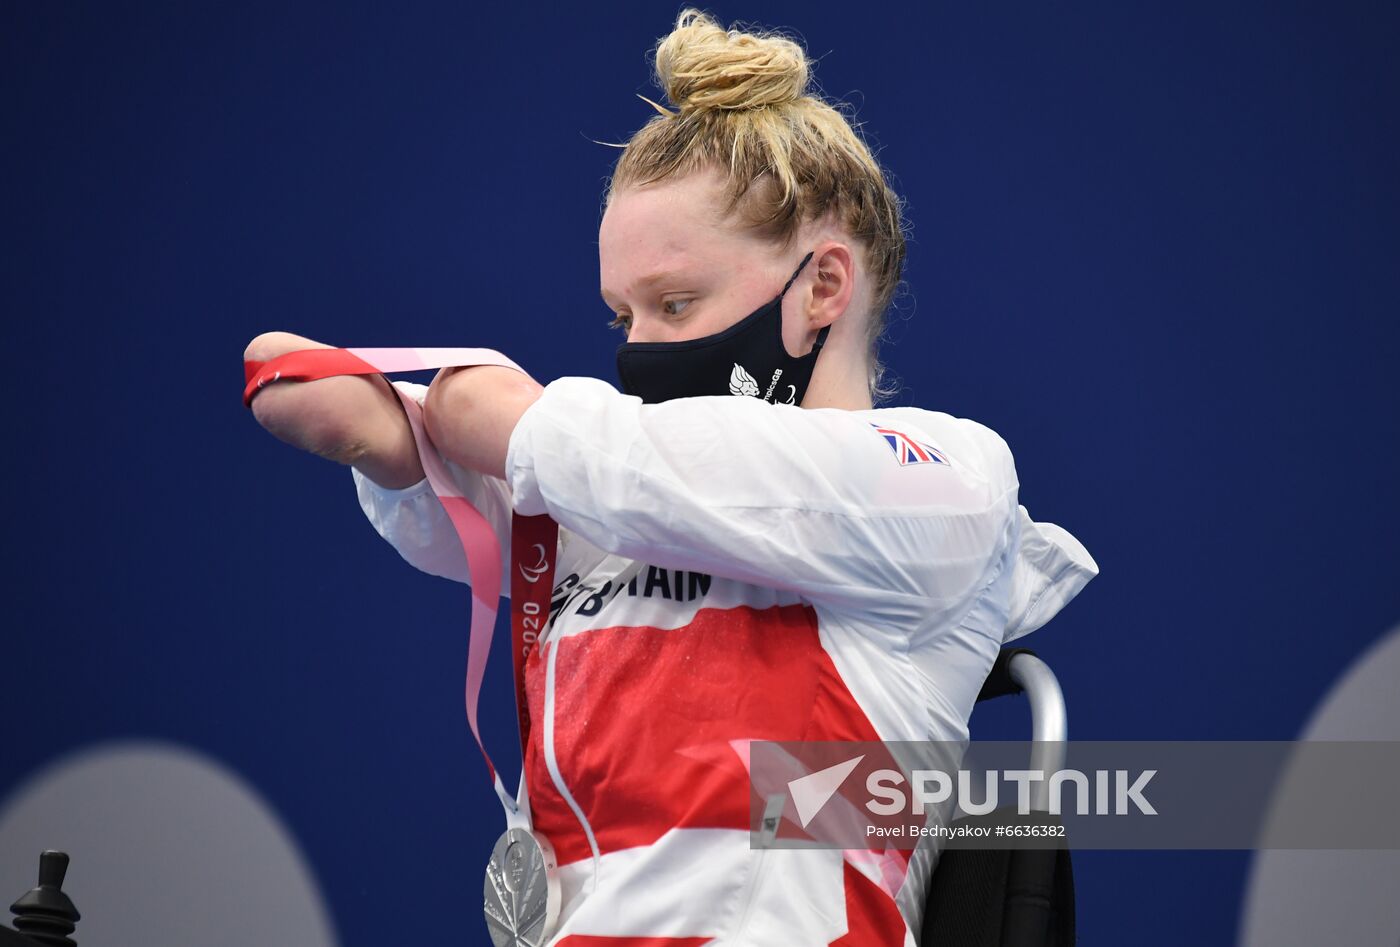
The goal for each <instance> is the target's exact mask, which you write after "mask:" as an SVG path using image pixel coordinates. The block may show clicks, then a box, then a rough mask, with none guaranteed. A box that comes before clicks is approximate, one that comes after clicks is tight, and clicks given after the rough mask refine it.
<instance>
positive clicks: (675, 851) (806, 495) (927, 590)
mask: <svg viewBox="0 0 1400 947" xmlns="http://www.w3.org/2000/svg"><path fill="white" fill-rule="evenodd" d="M394 384H395V385H396V386H398V387H399V388H400V390H402V391H404V392H406V393H409V394H411V395H412V396H413V397H414V398H415V399H416V400H417V401H419V402H420V403H421V402H422V400H423V398H424V397H425V395H426V392H427V388H426V387H425V386H423V385H415V384H412V383H410V382H403V381H400V382H395V383H394ZM448 469H449V470H450V471H451V472H452V474H453V476H454V477H455V478H456V479H457V481H458V483H459V485H460V486H461V488H462V490H463V492H464V494H465V495H466V496H467V498H468V499H469V500H471V501H472V503H473V504H474V505H475V506H476V507H477V508H478V509H479V510H481V511H482V513H483V514H485V516H486V517H487V518H488V519H489V520H490V521H491V522H492V524H493V526H494V527H495V529H496V533H497V535H498V536H500V537H502V540H503V542H508V541H509V537H510V528H509V526H510V515H511V511H512V509H514V510H515V511H516V512H518V513H521V514H526V515H531V514H539V513H548V514H549V515H550V516H552V517H553V518H554V519H555V520H556V521H557V522H558V523H559V526H560V552H559V559H558V566H557V571H556V575H555V580H556V583H557V585H556V589H555V595H554V608H553V612H552V623H551V626H550V629H549V632H548V634H547V636H546V638H545V640H544V645H543V646H542V647H540V648H536V649H535V650H534V652H533V653H532V656H531V659H530V661H529V662H528V663H527V666H526V689H527V695H528V703H529V712H530V714H531V719H532V721H533V726H532V727H531V729H530V734H531V737H530V744H529V746H528V747H527V748H526V751H525V773H526V778H527V780H528V784H529V788H530V805H531V811H532V813H533V817H534V825H535V827H536V828H537V829H539V830H540V831H541V832H543V833H544V834H545V835H546V836H548V838H549V839H550V841H551V842H552V843H553V845H554V847H555V850H556V852H557V854H558V857H559V862H560V879H561V885H562V889H563V904H562V908H561V912H560V926H559V929H558V933H557V934H556V936H555V937H554V939H553V940H552V941H551V944H553V945H558V947H628V945H632V947H640V945H645V947H663V945H665V947H701V945H716V947H719V945H724V947H737V945H770V944H771V945H784V947H786V945H828V944H838V945H860V947H866V945H887V944H888V945H894V947H909V945H914V944H916V943H917V938H918V931H919V925H920V923H921V916H922V911H923V902H924V898H925V893H926V890H927V883H928V876H929V873H930V871H931V870H932V867H933V862H934V860H935V858H936V853H935V852H933V850H932V849H920V850H917V851H915V852H914V853H912V857H910V853H896V854H893V855H890V856H882V858H883V859H884V860H883V861H882V860H881V859H880V858H877V859H873V860H872V859H869V858H860V857H853V856H851V855H850V854H849V853H843V852H840V851H816V850H808V849H801V850H793V849H766V850H764V849H760V850H755V849H753V848H751V846H750V834H749V827H750V810H749V780H748V773H747V770H746V760H745V759H743V758H742V753H741V752H740V751H738V750H736V747H740V746H743V745H746V743H747V741H751V740H774V741H808V740H821V741H836V740H853V741H871V740H945V741H962V740H966V738H967V721H968V718H969V716H970V715H971V713H972V707H973V704H974V702H975V701H976V697H977V693H978V690H979V689H980V687H981V685H982V681H983V679H984V678H985V677H986V675H987V672H988V670H989V669H990V668H991V666H992V662H993V661H994V660H995V658H996V655H997V652H998V650H999V649H1000V648H1001V647H1002V644H1003V643H1004V642H1005V641H1008V640H1010V639H1011V638H1015V637H1019V636H1020V635H1022V634H1025V633H1027V632H1029V631H1032V630H1034V629H1035V628H1037V627H1039V626H1040V625H1041V624H1043V623H1044V622H1045V621H1047V620H1048V619H1049V618H1050V617H1051V616H1053V615H1054V614H1055V613H1056V612H1057V611H1059V609H1060V608H1061V607H1062V606H1063V605H1064V604H1065V603H1067V602H1068V601H1069V599H1071V598H1073V596H1074V595H1075V594H1076V593H1077V592H1078V591H1079V589H1080V588H1082V587H1083V586H1084V584H1085V583H1086V582H1087V581H1088V580H1089V579H1090V578H1092V577H1093V575H1095V574H1096V573H1097V567H1096V566H1095V564H1094V562H1093V560H1092V558H1090V557H1089V555H1088V553H1087V552H1086V551H1085V550H1084V548H1083V546H1081V545H1080V544H1079V543H1078V542H1077V541H1075V540H1074V538H1073V537H1072V536H1070V535H1069V534H1068V533H1067V532H1065V531H1064V530H1062V529H1060V528H1059V527H1056V526H1053V525H1052V524H1041V523H1034V522H1032V521H1031V519H1030V517H1029V516H1027V515H1026V512H1025V509H1024V507H1020V506H1019V505H1018V503H1017V490H1018V481H1017V478H1016V470H1015V466H1014V464H1013V462H1012V458H1011V453H1010V451H1009V450H1008V449H1007V446H1006V444H1005V442H1004V441H1003V440H1002V439H1001V438H1000V437H998V436H997V435H996V434H995V433H994V432H992V431H990V430H989V429H987V428H986V427H984V426H982V425H980V424H977V423H976V422H973V421H969V420H965V419H961V418H955V417H951V416H949V415H947V414H941V413H937V412H932V411H924V410H920V409H916V408H885V409H876V410H870V411H843V410H836V409H802V408H797V407H792V406H786V405H772V404H767V403H764V402H762V401H759V400H758V399H753V398H740V397H724V396H720V397H704V398H686V399H680V400H676V401H669V402H666V403H664V404H658V405H643V404H642V403H641V401H640V400H639V399H637V398H634V397H629V396H626V395H623V394H620V393H619V392H617V391H616V390H615V389H613V388H612V387H611V386H609V385H607V384H606V383H604V382H601V381H597V380H594V379H587V378H563V379H560V380H558V381H555V382H553V383H552V384H550V385H548V386H547V387H546V388H545V389H544V393H543V395H542V396H541V397H540V399H539V400H538V401H537V402H536V403H535V404H534V405H533V406H531V407H530V408H529V409H528V410H527V411H526V412H525V414H524V415H523V417H522V418H521V419H520V422H519V424H518V425H517V426H516V428H515V431H514V433H513V434H512V436H511V440H510V448H509V453H508V456H507V461H506V480H500V479H497V478H493V477H485V476H481V475H478V474H475V473H473V472H470V471H466V470H463V469H462V468H460V467H457V466H456V465H454V464H450V463H449V464H448ZM352 472H353V476H354V479H355V483H356V488H357V491H358V495H359V500H360V504H361V506H362V507H363V509H364V511H365V514H366V515H367V516H368V517H369V519H370V522H371V523H372V524H373V525H374V527H375V529H376V530H377V531H378V532H379V533H380V535H381V536H383V537H384V538H385V539H386V540H388V541H389V542H390V543H392V544H393V545H394V547H395V548H396V549H398V551H399V552H400V554H401V555H402V556H403V557H404V558H405V559H406V560H408V562H410V563H412V564H413V565H414V566H416V567H417V568H419V569H421V570H423V571H425V572H428V573H431V574H433V575H438V576H443V577H446V578H449V579H453V580H455V581H459V582H465V581H466V579H467V572H466V564H465V560H464V558H463V554H462V550H461V546H460V543H459V541H458V539H457V536H456V533H455V532H454V531H453V528H452V525H451V523H450V521H449V520H448V518H447V516H446V514H445V512H444V511H443V508H442V505H441V503H440V502H439V501H438V500H437V498H436V497H435V496H434V494H433V492H432V490H431V489H430V487H429V486H428V484H427V481H426V480H425V481H422V482H420V483H418V484H416V485H414V486H411V487H407V488H405V489H402V490H388V489H385V488H383V487H380V486H379V485H377V484H375V483H374V482H373V481H371V480H369V479H368V478H366V477H364V476H363V475H362V474H360V473H359V472H358V471H352ZM504 552H505V554H506V556H507V559H506V561H507V562H508V561H509V558H508V556H509V549H506V550H504ZM508 581H509V580H508V579H507V583H508ZM503 591H504V592H508V591H509V589H508V588H507V589H504V590H503ZM891 859H892V861H891Z"/></svg>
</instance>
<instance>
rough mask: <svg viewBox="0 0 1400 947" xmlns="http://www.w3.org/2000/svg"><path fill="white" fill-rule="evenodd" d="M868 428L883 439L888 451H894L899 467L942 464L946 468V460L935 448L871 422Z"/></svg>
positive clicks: (901, 432) (900, 432)
mask: <svg viewBox="0 0 1400 947" xmlns="http://www.w3.org/2000/svg"><path fill="white" fill-rule="evenodd" d="M870 426H871V427H873V428H874V429H875V433H877V434H879V435H880V436H881V437H883V438H884V439H885V443H886V444H888V445H890V450H892V451H894V459H895V460H897V461H899V466H901V467H908V466H910V465H911V464H943V465H944V466H948V458H947V457H946V456H945V455H944V453H943V452H942V451H940V450H938V449H937V448H934V447H930V446H928V445H927V444H925V443H924V442H923V441H916V440H914V439H913V438H912V437H910V436H909V435H908V434H905V433H904V432H903V431H896V430H894V429H893V428H888V427H881V426H880V425H878V424H876V423H874V422H873V421H872V422H871V423H870Z"/></svg>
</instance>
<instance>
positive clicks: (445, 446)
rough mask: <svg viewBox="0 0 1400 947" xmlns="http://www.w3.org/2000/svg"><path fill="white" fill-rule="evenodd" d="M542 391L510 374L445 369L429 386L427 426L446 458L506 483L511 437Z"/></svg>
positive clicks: (507, 370) (490, 368) (485, 367)
mask: <svg viewBox="0 0 1400 947" xmlns="http://www.w3.org/2000/svg"><path fill="white" fill-rule="evenodd" d="M543 390H544V389H543V388H541V387H540V385H539V383H538V382H536V381H535V380H534V379H533V378H531V377H530V376H529V375H526V374H524V373H523V372H518V371H515V370H514V369H511V368H498V367H496V366H494V365H482V366H478V367H476V368H444V369H442V370H441V371H439V372H438V374H437V377H436V378H434V379H433V383H432V384H431V385H430V386H428V397H427V399H426V400H425V401H424V402H423V423H424V425H425V426H426V427H427V429H428V436H429V437H431V438H432V439H433V443H434V444H435V445H436V446H437V449H438V450H439V451H440V452H441V453H442V456H444V457H446V458H447V459H448V460H450V461H452V462H453V463H455V464H457V465H459V466H461V467H465V468H467V469H469V470H475V471H477V472H478V473H483V474H488V475H490V476H493V477H501V478H504V477H505V470H506V451H507V449H508V448H509V447H510V435H511V432H512V431H514V430H515V425H516V422H517V421H519V420H520V416H521V415H522V414H524V413H525V409H526V408H528V407H530V405H532V404H534V403H535V400H536V399H537V398H539V396H540V392H541V391H543Z"/></svg>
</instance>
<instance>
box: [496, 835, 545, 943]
mask: <svg viewBox="0 0 1400 947" xmlns="http://www.w3.org/2000/svg"><path fill="white" fill-rule="evenodd" d="M557 866H558V863H557V862H556V861H555V858H554V848H553V847H552V846H551V845H550V844H549V841H548V840H547V839H545V837H544V836H542V835H540V834H538V833H536V832H532V831H530V830H528V829H507V830H506V833H505V834H504V835H502V836H501V837H500V838H499V839H497V840H496V847H495V848H494V849H492V851H491V860H490V861H489V862H487V864H486V886H485V895H486V929H487V930H489V931H490V932H491V943H492V944H494V945H495V947H543V945H544V943H545V941H546V940H548V939H549V936H550V935H551V934H552V933H553V932H554V926H555V923H556V922H557V921H558V919H559V879H558V878H557V877H556V876H555V868H556V867H557Z"/></svg>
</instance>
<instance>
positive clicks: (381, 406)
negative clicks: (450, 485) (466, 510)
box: [243, 332, 423, 489]
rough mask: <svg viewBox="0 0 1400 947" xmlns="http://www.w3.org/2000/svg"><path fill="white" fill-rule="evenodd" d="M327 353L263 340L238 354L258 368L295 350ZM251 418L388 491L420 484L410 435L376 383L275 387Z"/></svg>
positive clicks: (343, 380) (267, 336)
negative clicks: (254, 363)
mask: <svg viewBox="0 0 1400 947" xmlns="http://www.w3.org/2000/svg"><path fill="white" fill-rule="evenodd" d="M328 348H333V346H330V345H326V344H324V343H321V342H316V341H313V340H311V339H307V338H303V337H302V336H299V335H293V334H292V333H290V332H264V333H263V334H262V335H259V336H258V337H257V338H255V339H253V341H251V342H249V343H248V347H247V348H246V349H245V350H244V352H243V358H244V359H245V360H249V359H251V360H254V361H260V362H265V361H269V360H271V359H273V358H276V357H277V356H279V355H285V354H286V353H287V352H295V351H297V350H300V349H328ZM252 409H253V417H255V418H257V420H258V423H259V424H261V425H262V426H263V427H264V428H266V429H267V430H268V431H270V432H271V433H272V434H273V435H274V436H275V437H277V438H278V439H279V440H282V441H285V442H286V443H288V444H291V445H292V446H293V447H299V448H301V449H302V450H305V451H310V452H311V453H313V454H316V455H317V456H319V457H325V458H326V459H327V460H334V461H336V462H337V463H341V464H350V465H352V466H353V467H354V468H355V469H356V470H358V471H360V473H362V474H364V475H365V476H367V477H369V478H370V479H371V480H373V481H374V482H375V483H377V484H379V485H380V486H382V487H387V488H389V489H398V488H402V487H408V486H412V485H413V484H415V483H417V482H418V481H420V480H422V479H423V465H422V464H421V463H420V462H419V460H418V450H417V448H416V447H415V446H414V443H413V429H412V428H410V427H409V424H408V418H407V417H406V416H405V415H404V412H403V407H402V405H401V404H400V403H399V399H398V396H397V395H395V394H394V392H393V390H392V389H391V388H390V386H389V382H388V380H387V379H385V378H384V376H383V375H339V376H336V377H333V378H320V379H317V380H316V381H310V382H275V383H273V384H271V385H268V386H267V387H265V388H263V389H262V390H261V391H259V392H258V395H257V397H255V398H254V399H253V404H252Z"/></svg>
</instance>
